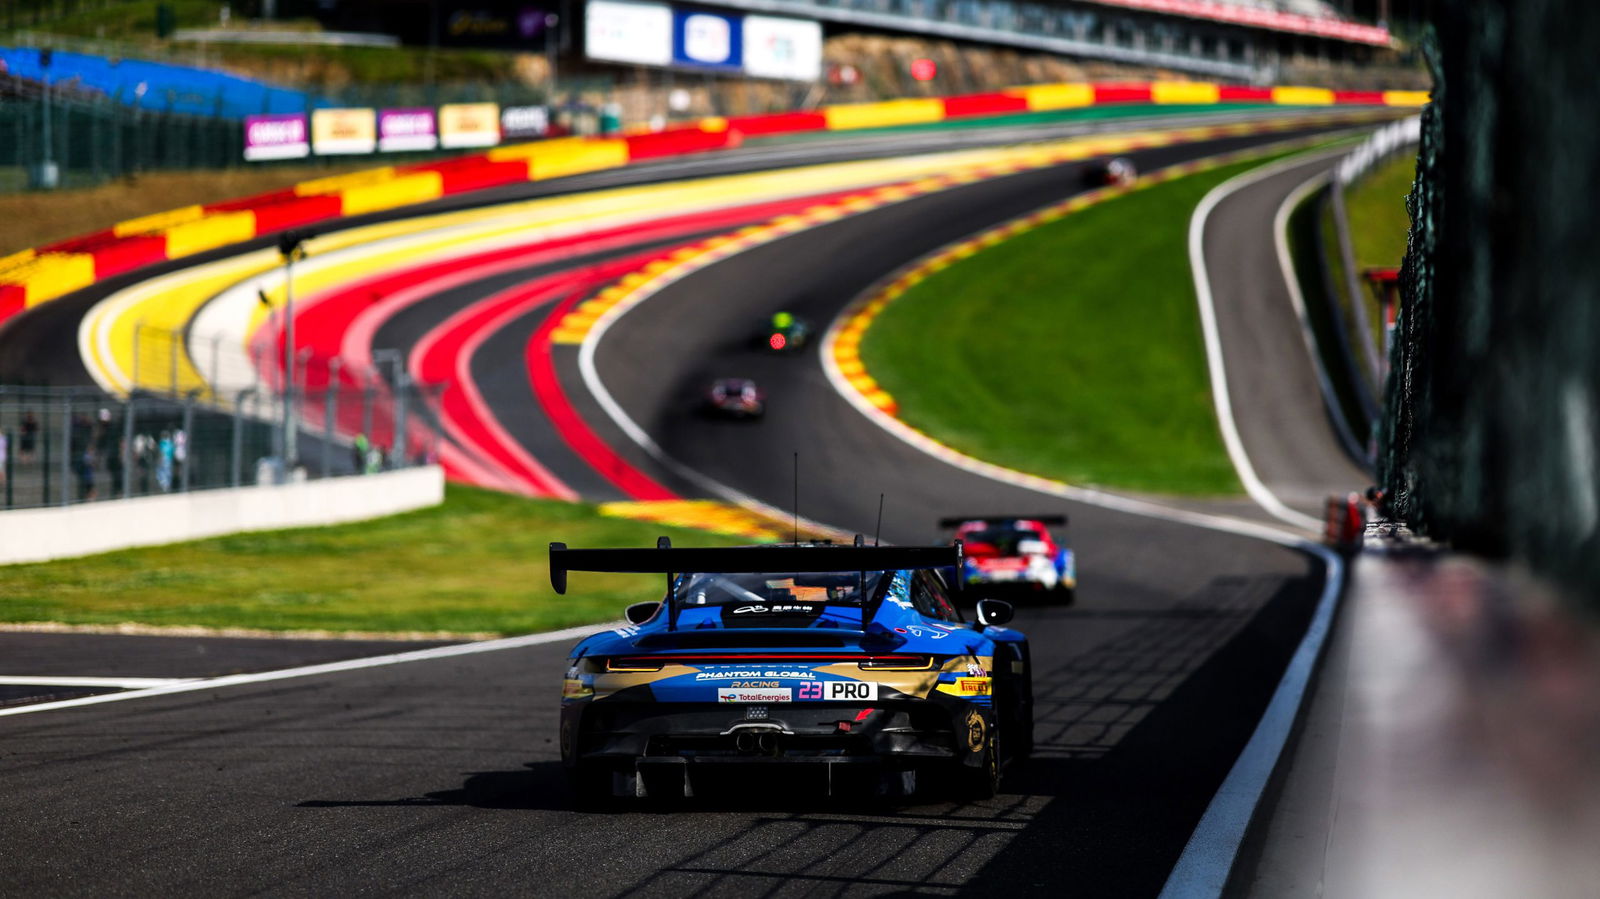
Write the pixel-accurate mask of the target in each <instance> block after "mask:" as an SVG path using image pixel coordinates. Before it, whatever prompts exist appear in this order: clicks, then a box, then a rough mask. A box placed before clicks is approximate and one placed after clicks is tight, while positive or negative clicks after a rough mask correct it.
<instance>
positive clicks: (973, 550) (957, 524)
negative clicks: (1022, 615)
mask: <svg viewBox="0 0 1600 899" xmlns="http://www.w3.org/2000/svg"><path fill="white" fill-rule="evenodd" d="M1066 525H1067V517H1066V516H1065V515H1034V516H1031V517H1027V516H1024V517H1015V518H1013V517H994V516H984V517H966V518H945V519H941V520H940V521H939V526H940V527H941V528H954V529H955V534H954V535H953V539H955V540H960V541H962V545H963V547H964V551H963V558H962V562H961V571H960V572H959V573H958V576H959V577H960V578H961V581H962V583H963V584H965V585H967V586H968V587H980V588H981V587H991V588H1023V589H1031V590H1049V591H1051V592H1052V593H1054V594H1055V595H1056V596H1057V597H1058V598H1059V599H1061V601H1063V602H1066V603H1070V602H1072V600H1073V599H1074V597H1075V595H1076V592H1077V588H1078V570H1077V560H1076V558H1075V557H1074V556H1073V553H1072V550H1070V549H1068V548H1066V547H1064V546H1061V545H1059V544H1057V543H1056V541H1055V538H1054V537H1052V536H1051V534H1050V527H1051V526H1055V527H1063V528H1064V527H1066Z"/></svg>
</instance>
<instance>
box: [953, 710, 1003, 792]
mask: <svg viewBox="0 0 1600 899" xmlns="http://www.w3.org/2000/svg"><path fill="white" fill-rule="evenodd" d="M955 788H956V796H957V798H959V799H964V800H969V801H971V800H979V799H993V798H994V797H995V794H996V793H999V792H1000V735H999V734H998V733H996V732H995V730H994V729H992V728H991V729H990V731H989V739H988V741H987V743H986V744H985V746H984V750H983V757H982V759H981V760H980V761H979V763H978V764H977V765H976V766H973V765H957V766H956V776H955Z"/></svg>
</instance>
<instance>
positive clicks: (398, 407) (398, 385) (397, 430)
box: [391, 365, 411, 468]
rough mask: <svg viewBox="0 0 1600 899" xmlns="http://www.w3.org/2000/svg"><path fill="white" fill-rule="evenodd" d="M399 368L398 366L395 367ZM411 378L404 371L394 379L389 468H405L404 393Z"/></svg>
mask: <svg viewBox="0 0 1600 899" xmlns="http://www.w3.org/2000/svg"><path fill="white" fill-rule="evenodd" d="M395 367H396V368H399V366H398V365H397V366H395ZM410 382H411V376H410V375H409V374H407V373H406V372H405V371H404V370H402V371H401V372H400V375H399V377H398V378H396V379H395V385H394V389H395V400H394V447H393V448H392V450H391V451H392V452H393V453H394V459H393V460H392V464H391V467H393V468H404V467H405V466H406V391H407V389H408V388H409V386H410Z"/></svg>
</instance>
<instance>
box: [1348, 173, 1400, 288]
mask: <svg viewBox="0 0 1600 899" xmlns="http://www.w3.org/2000/svg"><path fill="white" fill-rule="evenodd" d="M1416 174H1417V159H1416V157H1415V156H1401V157H1398V158H1396V159H1392V160H1390V161H1388V162H1386V163H1384V164H1383V165H1380V166H1378V168H1377V169H1375V170H1374V171H1373V172H1372V174H1371V175H1369V176H1368V177H1367V178H1365V179H1363V180H1362V181H1361V182H1360V183H1358V184H1357V185H1356V186H1355V189H1354V190H1351V191H1350V192H1349V193H1348V194H1346V195H1345V209H1346V211H1347V212H1348V213H1349V215H1350V241H1351V243H1352V245H1353V246H1354V248H1355V255H1356V265H1358V266H1360V267H1362V268H1366V267H1368V266H1380V265H1381V266H1398V265H1399V264H1400V259H1401V257H1403V256H1405V254H1406V233H1407V232H1408V231H1409V230H1410V227H1411V217H1410V216H1409V215H1407V214H1406V195H1407V194H1409V193H1411V182H1412V180H1413V179H1414V178H1415V177H1416Z"/></svg>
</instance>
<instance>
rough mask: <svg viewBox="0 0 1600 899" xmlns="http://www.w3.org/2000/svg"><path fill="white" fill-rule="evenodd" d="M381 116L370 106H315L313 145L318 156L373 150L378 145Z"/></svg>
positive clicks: (312, 132) (312, 123) (312, 129)
mask: <svg viewBox="0 0 1600 899" xmlns="http://www.w3.org/2000/svg"><path fill="white" fill-rule="evenodd" d="M377 118H378V117H377V114H376V113H375V112H374V111H373V110H370V109H313V110H312V111H311V149H312V150H314V151H315V152H316V154H317V155H318V156H337V155H343V154H353V153H371V152H373V151H374V150H376V149H378V121H377Z"/></svg>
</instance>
